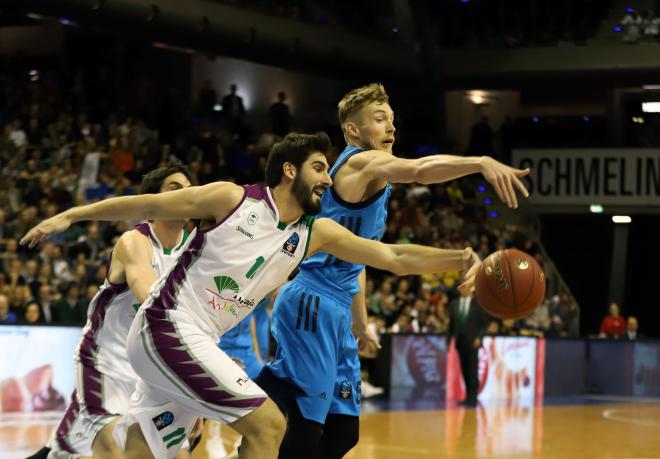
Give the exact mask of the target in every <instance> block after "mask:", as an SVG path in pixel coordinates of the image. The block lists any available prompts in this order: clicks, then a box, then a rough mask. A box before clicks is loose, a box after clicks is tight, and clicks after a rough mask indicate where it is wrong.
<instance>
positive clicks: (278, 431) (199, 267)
mask: <svg viewBox="0 0 660 459" xmlns="http://www.w3.org/2000/svg"><path fill="white" fill-rule="evenodd" d="M329 149H330V140H329V138H328V136H327V135H325V134H316V135H306V134H296V133H291V134H288V135H287V136H286V137H285V138H284V140H283V141H282V142H280V143H278V144H276V145H275V146H274V147H273V149H272V150H271V152H270V154H269V157H268V161H267V163H266V183H267V186H260V185H245V186H240V185H237V184H234V183H229V182H215V183H211V184H208V185H204V186H199V187H190V188H186V189H182V190H177V191H172V192H169V193H161V194H152V195H141V196H124V197H117V198H110V199H106V200H103V201H100V202H97V203H94V204H90V205H87V206H78V207H74V208H72V209H69V210H67V211H66V212H62V213H60V214H58V215H55V216H54V217H51V218H49V219H47V220H44V221H43V222H41V223H39V224H38V225H37V226H36V227H34V228H32V229H31V230H30V231H29V232H28V233H27V234H26V235H25V236H24V237H23V238H22V239H21V241H20V242H21V244H24V245H25V244H29V246H30V247H34V246H35V245H36V244H38V243H39V242H40V241H42V240H43V239H44V238H45V237H47V236H48V235H49V234H51V233H54V232H62V231H65V230H66V229H67V228H68V227H69V226H70V225H71V224H73V223H75V222H78V221H81V220H125V219H131V218H137V217H142V218H149V219H166V220H167V219H180V218H190V219H200V220H203V221H211V222H213V224H212V225H211V226H207V227H201V228H200V229H198V230H197V232H196V233H195V235H194V236H191V241H190V243H189V244H188V245H187V246H186V248H185V250H184V252H183V253H182V254H181V256H180V257H179V258H178V260H177V263H176V265H175V266H174V267H173V268H172V269H171V270H170V271H169V272H168V273H166V274H164V275H163V276H161V277H160V279H158V281H157V283H156V284H154V286H153V287H152V289H151V290H150V292H149V297H148V298H147V300H145V302H144V303H142V305H141V306H140V308H139V310H138V312H137V316H136V317H135V319H134V320H133V324H132V326H131V329H130V331H129V333H128V337H127V339H126V347H127V349H128V357H129V361H130V364H131V366H132V367H133V369H134V370H135V372H136V373H137V375H138V376H139V381H138V384H137V388H136V391H135V393H134V394H133V397H132V398H131V407H130V408H129V410H128V412H127V413H126V414H125V415H124V416H123V417H122V419H121V421H119V423H118V424H117V425H116V426H115V429H114V431H113V436H114V439H115V441H116V442H117V444H118V446H119V447H120V449H122V450H123V452H124V454H123V457H124V458H125V459H133V458H135V459H137V458H140V459H143V458H149V457H158V458H159V459H161V458H163V459H164V458H167V459H171V458H173V457H174V456H175V455H176V453H177V452H178V451H179V449H180V448H181V443H182V441H183V439H184V438H185V436H186V435H187V434H188V433H189V432H190V431H191V429H192V428H193V426H194V425H195V422H196V421H197V418H198V417H205V418H207V419H214V420H216V421H220V422H224V423H228V424H230V426H231V427H232V428H233V429H234V430H236V431H238V432H239V433H240V434H241V435H242V436H243V443H242V445H241V450H240V455H241V457H242V458H255V459H256V458H258V459H269V458H275V457H277V455H278V450H279V446H280V443H281V440H282V438H283V436H284V433H285V427H286V424H285V419H284V417H283V416H282V414H281V413H280V410H279V409H278V407H277V405H275V404H274V403H273V401H272V400H270V399H269V398H268V397H267V395H266V394H265V393H264V391H263V390H262V389H261V388H260V387H259V386H258V385H257V384H255V383H254V381H252V380H251V379H250V378H248V376H247V375H246V374H245V372H244V371H243V370H242V369H240V368H239V367H238V365H236V363H235V362H233V361H232V360H231V359H230V358H229V357H228V356H227V355H226V354H225V353H224V352H223V351H222V350H221V349H219V348H218V346H217V342H218V340H219V338H220V337H221V336H222V335H223V334H224V333H226V332H227V331H229V330H230V329H231V328H233V327H234V326H236V325H237V324H238V323H239V322H240V321H241V320H242V319H243V318H244V317H245V316H247V314H248V313H249V312H250V311H251V310H252V309H254V306H256V305H257V304H258V303H259V302H260V301H261V300H262V299H263V298H264V297H266V296H267V294H268V293H270V292H272V291H273V290H275V289H277V288H279V287H280V286H281V285H283V284H284V283H285V282H286V281H287V279H288V278H289V276H290V275H291V273H292V272H293V271H294V270H295V269H296V267H297V266H298V265H299V264H300V262H301V261H302V260H303V259H305V258H306V257H308V256H313V254H315V253H328V254H331V255H333V256H335V257H338V258H341V259H343V260H346V261H349V262H351V263H356V264H368V265H370V266H374V267H376V268H378V269H383V270H388V271H391V272H393V273H396V274H398V275H405V274H424V273H435V272H446V271H463V272H464V273H465V282H464V283H463V285H462V286H461V288H467V289H471V288H472V287H473V285H474V276H475V274H476V272H477V270H478V269H479V266H480V265H481V262H480V260H479V257H478V256H477V255H476V254H475V253H474V252H473V251H472V249H471V248H469V247H468V248H466V249H464V250H447V249H438V248H434V247H424V246H419V245H415V244H384V243H381V242H379V241H373V240H370V239H366V238H361V237H358V236H356V235H355V234H353V233H352V232H351V231H348V230H346V229H345V228H344V227H342V226H341V225H339V224H337V223H336V222H334V221H333V220H331V219H328V218H321V219H315V218H314V217H312V215H314V214H316V213H318V211H319V210H320V203H321V196H322V194H323V192H324V191H325V189H326V188H328V187H329V186H330V185H331V184H332V179H331V178H330V176H329V175H328V169H329V167H328V163H327V159H326V157H325V154H326V153H327V151H328V150H329ZM319 300H320V299H319V298H318V297H314V298H312V299H311V300H308V299H307V298H306V297H301V298H300V306H298V307H297V311H299V312H300V313H299V320H298V325H299V328H301V329H302V330H304V331H306V332H310V333H315V331H317V329H319V330H320V327H321V324H320V323H319V320H318V319H319ZM315 358H319V359H323V358H325V356H324V355H316V356H315ZM350 391H351V388H350V387H347V388H345V392H346V393H347V394H349V395H350ZM300 457H307V456H300Z"/></svg>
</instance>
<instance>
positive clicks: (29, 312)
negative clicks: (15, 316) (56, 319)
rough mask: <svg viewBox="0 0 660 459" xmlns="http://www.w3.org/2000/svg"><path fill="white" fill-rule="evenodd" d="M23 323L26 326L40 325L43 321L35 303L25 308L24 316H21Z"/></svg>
mask: <svg viewBox="0 0 660 459" xmlns="http://www.w3.org/2000/svg"><path fill="white" fill-rule="evenodd" d="M23 323H25V324H27V325H41V324H43V323H44V322H43V320H42V318H41V309H40V308H39V304H38V303H37V302H36V301H32V302H31V303H28V305H27V307H26V308H25V315H24V316H23Z"/></svg>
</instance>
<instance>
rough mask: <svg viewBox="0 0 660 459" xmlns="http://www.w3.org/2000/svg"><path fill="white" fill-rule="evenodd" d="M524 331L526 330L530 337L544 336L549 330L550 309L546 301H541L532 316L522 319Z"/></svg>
mask: <svg viewBox="0 0 660 459" xmlns="http://www.w3.org/2000/svg"><path fill="white" fill-rule="evenodd" d="M524 329H525V330H528V331H529V332H530V333H529V334H530V335H532V336H538V337H543V336H545V334H546V333H547V332H548V330H549V329H550V308H549V306H548V301H547V300H545V301H543V302H542V303H541V304H540V305H539V307H538V308H536V309H535V310H534V312H533V313H532V314H530V315H529V316H528V317H527V318H525V319H524Z"/></svg>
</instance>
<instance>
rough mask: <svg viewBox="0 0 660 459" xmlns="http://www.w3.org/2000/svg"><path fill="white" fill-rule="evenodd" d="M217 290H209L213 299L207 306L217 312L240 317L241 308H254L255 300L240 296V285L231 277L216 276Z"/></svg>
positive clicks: (214, 279)
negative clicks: (225, 312) (239, 310)
mask: <svg viewBox="0 0 660 459" xmlns="http://www.w3.org/2000/svg"><path fill="white" fill-rule="evenodd" d="M213 281H214V283H215V287H216V288H217V291H216V290H213V289H210V288H207V289H206V291H207V292H209V293H210V294H211V299H210V300H209V301H208V303H207V304H209V305H211V307H212V308H213V309H215V310H219V311H223V310H225V311H227V312H229V313H231V314H232V315H233V316H234V317H236V316H238V309H239V308H249V309H252V308H254V305H255V302H254V298H252V299H250V298H243V297H242V296H240V295H239V294H238V292H239V290H240V288H239V286H238V283H237V282H236V281H235V280H234V279H232V278H231V277H229V276H215V277H214V278H213Z"/></svg>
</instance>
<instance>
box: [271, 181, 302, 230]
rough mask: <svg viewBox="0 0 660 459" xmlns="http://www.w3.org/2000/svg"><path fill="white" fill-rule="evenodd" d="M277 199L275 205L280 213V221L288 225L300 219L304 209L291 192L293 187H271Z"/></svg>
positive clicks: (274, 198)
mask: <svg viewBox="0 0 660 459" xmlns="http://www.w3.org/2000/svg"><path fill="white" fill-rule="evenodd" d="M270 191H271V194H272V195H273V201H275V207H277V212H278V213H279V215H280V221H281V222H283V223H286V224H287V225H288V224H289V223H291V222H292V221H295V220H297V219H299V218H300V217H301V216H302V214H303V210H302V208H301V207H300V204H299V203H298V200H297V199H296V197H295V196H294V195H293V193H291V188H290V187H286V186H284V185H278V186H276V187H275V188H271V189H270Z"/></svg>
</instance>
